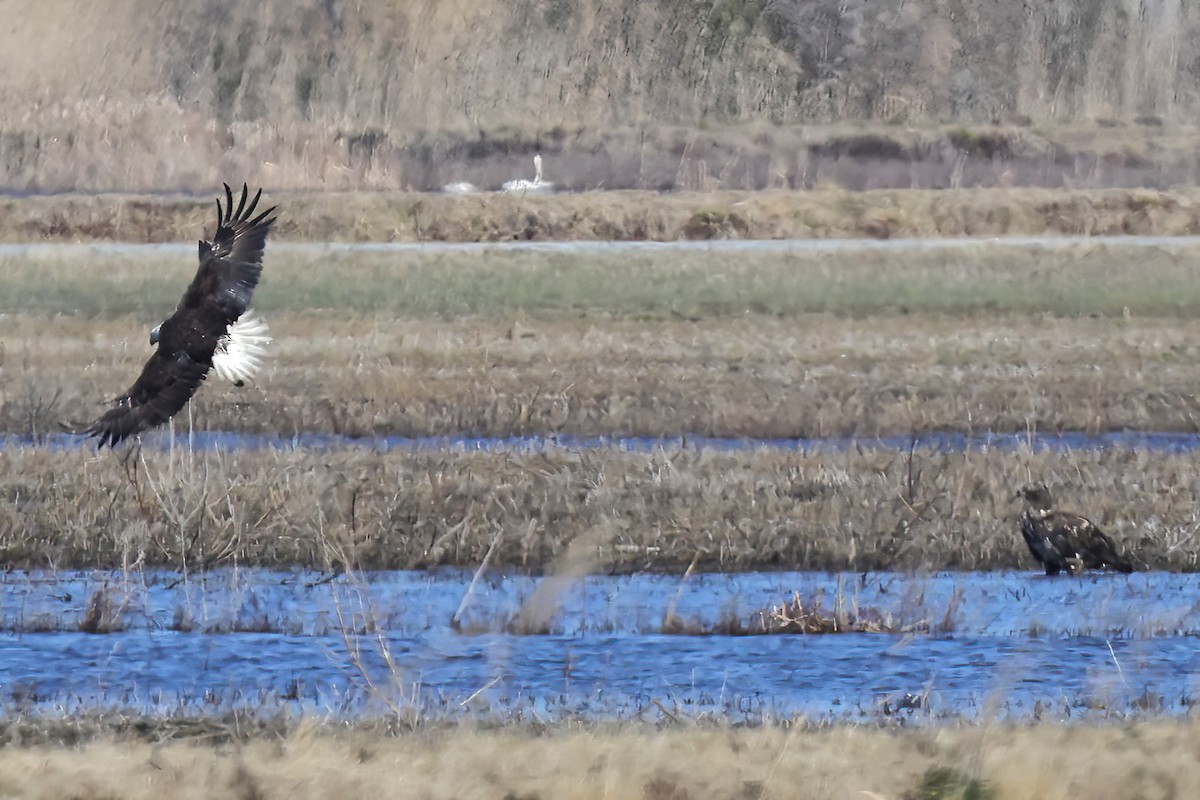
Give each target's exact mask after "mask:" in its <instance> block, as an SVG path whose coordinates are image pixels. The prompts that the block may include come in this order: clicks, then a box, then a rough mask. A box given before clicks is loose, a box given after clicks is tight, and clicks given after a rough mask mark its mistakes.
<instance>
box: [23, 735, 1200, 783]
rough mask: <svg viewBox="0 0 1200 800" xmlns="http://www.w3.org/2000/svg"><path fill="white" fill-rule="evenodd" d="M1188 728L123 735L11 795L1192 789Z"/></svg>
mask: <svg viewBox="0 0 1200 800" xmlns="http://www.w3.org/2000/svg"><path fill="white" fill-rule="evenodd" d="M1198 748H1200V734H1198V732H1197V728H1196V726H1195V724H1193V723H1191V722H1150V723H1138V724H1130V725H1126V726H1121V727H1117V726H1112V727H1089V726H1074V727H1059V726H1055V725H1038V726H1034V727H1031V728H1026V727H1010V726H1000V725H990V726H983V727H978V728H943V729H938V730H910V731H883V730H872V729H864V728H838V729H833V730H813V729H806V728H796V729H778V728H765V729H746V728H742V729H736V728H724V727H721V728H715V729H711V728H704V729H699V730H695V729H693V730H679V729H675V730H664V731H653V730H648V729H647V728H645V727H632V728H630V727H615V728H597V729H582V730H581V729H577V728H573V727H566V728H564V729H551V730H550V731H543V732H528V731H499V732H495V731H493V732H489V731H482V730H474V729H470V728H466V727H462V728H455V729H452V730H434V731H424V732H420V733H416V734H410V735H404V736H400V737H396V738H390V737H385V738H380V737H379V736H378V735H373V734H371V733H367V732H361V733H359V732H351V733H342V734H330V733H327V732H321V730H320V729H319V728H317V727H314V726H303V727H302V728H301V729H300V730H297V731H294V732H292V733H290V734H288V735H285V736H283V737H281V738H278V739H274V738H272V739H267V740H255V741H247V742H234V743H225V744H218V745H211V744H204V743H202V742H196V741H190V742H172V743H161V742H142V741H136V740H135V741H114V740H112V739H109V738H101V739H99V740H97V741H93V742H91V743H88V744H85V745H82V746H79V747H75V748H70V747H61V746H53V745H49V746H48V745H32V746H25V747H6V748H4V749H3V751H0V785H3V786H4V788H5V791H6V792H7V793H8V794H10V795H11V796H14V797H38V798H59V797H61V798H68V797H69V798H80V799H81V800H91V798H103V797H113V796H120V797H128V798H138V797H146V798H158V797H163V796H204V797H213V798H222V797H230V798H246V797H258V798H272V797H281V798H282V797H287V798H325V797H339V798H341V797H357V796H364V797H365V796H377V795H381V794H387V793H390V792H393V791H394V790H395V787H396V786H403V787H404V791H405V793H406V794H408V795H411V796H416V797H427V798H476V797H478V798H495V797H508V798H530V799H532V798H566V799H568V800H569V799H573V798H578V799H579V800H584V799H586V798H602V797H605V798H642V799H643V800H683V798H690V800H706V798H729V797H745V798H762V799H763V800H766V799H767V798H850V797H855V798H857V797H861V798H885V799H886V800H902V798H903V799H909V798H911V799H912V800H932V799H933V798H964V799H965V798H989V799H990V800H1029V799H1031V798H1039V800H1075V798H1080V797H1087V798H1094V799H1095V800H1105V799H1106V798H1113V799H1114V800H1115V798H1128V797H1194V796H1196V795H1197V793H1200V769H1198V768H1197V766H1196V760H1195V758H1194V753H1195V752H1196V750H1197V749H1198Z"/></svg>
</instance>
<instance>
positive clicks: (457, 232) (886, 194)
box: [0, 184, 1200, 243]
mask: <svg viewBox="0 0 1200 800" xmlns="http://www.w3.org/2000/svg"><path fill="white" fill-rule="evenodd" d="M252 185H253V184H252ZM212 196H213V195H210V194H208V193H204V194H203V196H201V197H197V196H182V195H179V196H171V197H154V196H147V195H124V194H115V195H114V194H109V195H98V196H97V195H78V194H67V195H49V196H40V197H22V198H0V242H40V241H80V242H91V241H110V240H117V241H130V242H172V243H178V242H187V241H190V240H193V239H196V238H198V237H199V235H200V232H201V231H204V230H207V229H208V228H209V227H211V225H212V213H213V206H212ZM269 201H270V202H271V203H277V204H279V205H280V206H281V207H282V208H283V209H285V212H284V213H282V214H281V215H280V221H279V224H278V225H277V226H276V230H275V236H274V240H275V241H280V240H291V241H306V242H427V241H446V242H494V241H513V240H534V241H549V240H600V241H645V240H649V241H676V240H680V239H691V240H709V239H825V238H871V239H889V238H917V237H920V238H939V237H963V236H976V237H984V236H987V237H990V236H1021V235H1051V236H1057V235H1086V236H1099V235H1124V234H1142V235H1156V236H1177V235H1186V234H1195V233H1197V232H1200V192H1197V191H1196V190H1193V189H1187V188H1175V189H1171V190H1168V191H1150V190H1146V189H1109V190H1092V191H1067V190H1050V189H972V190H968V189H963V190H959V191H914V190H897V191H871V192H846V191H842V190H839V189H836V188H828V187H825V188H821V189H818V190H816V191H812V192H782V191H774V192H726V191H722V192H682V193H672V194H654V193H649V192H589V193H585V194H560V195H554V196H551V197H547V196H537V195H530V196H528V197H526V196H521V195H505V194H500V193H488V194H476V195H467V196H441V195H428V194H416V193H402V192H370V193H364V192H357V193H348V192H326V193H320V194H314V193H311V192H270V194H269Z"/></svg>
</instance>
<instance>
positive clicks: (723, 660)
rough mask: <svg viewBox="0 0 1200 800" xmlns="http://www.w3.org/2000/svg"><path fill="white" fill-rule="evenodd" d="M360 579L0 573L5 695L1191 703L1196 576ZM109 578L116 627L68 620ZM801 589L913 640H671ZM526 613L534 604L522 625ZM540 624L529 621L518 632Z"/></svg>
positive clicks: (905, 707) (124, 699) (263, 703)
mask: <svg viewBox="0 0 1200 800" xmlns="http://www.w3.org/2000/svg"><path fill="white" fill-rule="evenodd" d="M553 580H554V579H552V578H549V579H538V578H531V577H527V576H518V575H488V576H485V577H484V578H482V579H481V580H480V581H479V583H478V584H477V585H476V586H475V588H474V590H473V591H472V592H471V595H470V599H469V600H468V601H467V602H466V604H465V607H464V610H463V612H462V614H461V616H460V625H459V626H458V629H457V630H456V629H455V628H454V627H452V626H451V624H450V620H451V618H452V617H453V616H454V615H455V612H456V610H458V609H459V608H460V605H462V604H463V598H464V596H465V595H466V594H467V592H468V586H469V584H470V582H471V575H470V574H469V573H464V572H460V571H457V570H447V571H439V572H435V573H426V572H393V573H379V574H371V575H365V576H360V577H357V578H350V577H347V576H337V577H334V576H328V575H326V576H322V575H318V574H315V573H301V572H296V573H281V572H266V571H256V570H237V571H234V570H227V571H219V572H214V573H208V574H206V575H203V576H194V577H191V578H187V579H185V578H184V577H182V576H180V575H172V574H145V575H143V574H140V573H137V574H132V575H130V576H128V579H127V578H126V576H123V575H121V574H119V573H100V572H96V573H86V574H84V573H62V574H55V575H50V574H37V573H29V574H16V573H14V574H9V575H5V576H3V581H2V585H0V598H2V605H0V675H3V684H2V687H0V700H3V703H4V704H5V705H9V706H16V707H20V708H28V707H42V708H52V709H55V710H62V711H84V710H94V709H96V708H119V709H122V710H129V711H137V712H143V713H145V712H149V713H159V714H162V713H173V714H174V713H183V714H201V713H210V712H214V711H223V710H227V709H229V708H231V707H240V708H245V709H248V710H253V711H265V712H269V713H273V712H274V711H279V710H282V711H286V712H290V713H296V712H306V713H316V714H324V715H330V716H334V717H345V716H353V715H359V714H371V713H381V712H384V711H386V710H387V709H388V708H389V707H390V706H391V705H392V704H394V705H400V706H403V707H404V708H407V709H411V710H414V711H416V712H419V713H421V714H423V715H425V716H427V717H451V718H458V717H463V716H474V717H484V718H489V719H504V720H517V719H524V718H532V719H551V718H562V717H570V718H587V719H611V718H618V719H630V718H638V719H659V718H663V717H664V716H669V715H672V714H673V715H676V716H679V715H687V716H698V715H699V716H704V715H716V716H721V717H723V718H732V719H733V720H735V721H747V720H751V721H753V720H761V719H764V718H767V719H778V718H781V717H790V716H793V715H805V716H807V717H809V718H820V719H872V720H873V719H877V718H879V717H880V716H886V715H895V714H900V715H903V716H904V717H905V718H906V719H911V720H912V721H928V720H936V719H940V718H956V719H957V718H962V717H966V718H969V719H976V718H981V717H982V718H989V719H990V718H1006V717H1017V718H1024V717H1028V716H1030V715H1034V714H1035V713H1040V714H1042V715H1043V716H1049V717H1051V718H1075V717H1080V716H1085V717H1093V716H1096V715H1111V714H1119V715H1120V714H1127V713H1142V712H1145V711H1149V712H1150V713H1155V714H1168V715H1172V714H1184V713H1186V712H1187V710H1188V709H1189V708H1190V706H1191V703H1192V699H1191V698H1192V697H1193V694H1194V693H1195V691H1196V678H1195V677H1194V676H1196V675H1198V674H1200V650H1198V649H1197V648H1196V646H1195V639H1196V637H1197V635H1200V578H1197V577H1196V576H1192V575H1174V574H1165V573H1142V574H1135V575H1132V576H1128V577H1126V576H1116V575H1091V576H1087V577H1084V578H1057V579H1050V578H1045V577H1042V576H1038V575H1035V574H1033V573H938V574H931V575H900V574H886V573H881V574H870V575H867V576H859V575H828V574H816V573H769V574H764V573H750V574H737V575H720V574H708V575H697V576H693V577H691V578H689V579H687V580H686V581H681V580H679V579H678V578H676V577H665V576H655V575H632V576H623V577H600V576H598V577H588V578H584V579H579V580H574V581H569V582H564V583H561V584H558V585H556V584H554V583H553ZM102 588H103V590H104V595H103V597H104V598H105V602H106V603H107V605H108V607H109V608H110V609H111V619H112V620H114V621H115V627H116V628H117V630H115V631H114V632H111V633H106V634H84V633H80V632H79V630H78V626H79V621H80V620H81V619H82V618H83V617H84V616H85V613H86V610H87V608H88V606H89V603H91V602H93V601H94V600H95V598H96V597H97V594H96V593H97V591H98V590H101V589H102ZM793 593H799V594H800V596H801V597H802V598H804V599H805V600H806V602H809V603H810V604H812V603H818V604H823V606H824V608H826V609H827V610H831V609H833V608H834V607H835V605H837V604H838V603H839V602H840V603H841V607H842V608H845V609H847V610H849V611H851V612H852V613H854V614H857V615H859V616H862V617H869V618H874V619H885V620H890V621H891V622H892V623H893V625H894V626H895V628H896V629H920V630H933V631H935V632H933V633H913V634H904V633H897V634H865V633H863V634H831V635H821V636H799V635H774V636H721V635H686V636H684V635H665V634H663V633H662V625H663V620H664V618H665V617H666V616H667V614H668V612H670V611H673V612H674V614H675V615H676V616H677V617H678V618H680V619H682V620H684V621H685V622H686V623H687V624H688V626H689V629H691V630H701V631H702V630H706V629H713V628H717V629H722V623H723V621H726V620H728V619H729V618H737V619H740V620H743V621H746V622H749V621H751V620H753V619H754V617H755V616H756V614H757V613H758V612H759V611H761V610H763V609H767V608H769V607H770V606H771V605H773V604H777V603H779V602H781V601H784V600H788V599H790V598H791V597H792V596H793ZM522 615H524V616H523V617H522ZM518 618H524V619H531V618H532V619H533V620H534V623H533V625H532V627H533V628H535V629H537V630H539V631H541V632H542V633H541V634H540V635H514V634H511V633H508V632H506V631H508V630H511V623H512V622H513V621H514V620H516V619H518Z"/></svg>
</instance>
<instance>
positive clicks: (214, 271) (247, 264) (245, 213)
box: [176, 183, 275, 325]
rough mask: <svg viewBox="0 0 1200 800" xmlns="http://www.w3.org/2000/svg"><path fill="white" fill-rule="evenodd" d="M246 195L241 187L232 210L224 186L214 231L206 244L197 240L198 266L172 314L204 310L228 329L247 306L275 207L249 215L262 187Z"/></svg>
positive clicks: (246, 191) (257, 275) (255, 282)
mask: <svg viewBox="0 0 1200 800" xmlns="http://www.w3.org/2000/svg"><path fill="white" fill-rule="evenodd" d="M249 196H250V189H249V187H248V186H246V184H244V183H243V184H242V197H241V200H240V202H239V203H238V206H237V210H236V211H235V210H234V208H233V192H232V190H230V188H229V184H225V207H224V208H222V207H221V201H220V200H219V199H218V200H217V232H216V234H215V235H214V236H213V240H212V241H211V242H204V241H202V242H200V268H199V269H198V270H197V271H196V277H195V278H193V279H192V283H191V285H190V286H188V288H187V291H186V292H185V293H184V295H183V300H181V301H180V303H179V308H178V309H176V311H177V312H179V311H185V310H190V309H202V308H203V309H205V310H208V311H210V312H212V313H215V314H216V315H218V316H220V317H221V318H222V319H223V321H224V324H225V325H229V324H231V323H232V322H233V321H234V320H236V319H237V318H238V317H240V316H241V315H242V313H243V312H245V311H246V309H247V308H249V307H250V297H251V295H253V294H254V288H255V287H256V286H258V279H259V276H260V275H262V257H263V249H264V248H265V247H266V244H267V233H268V232H269V231H270V230H271V225H272V224H273V223H274V222H275V217H273V216H271V213H272V212H273V211H275V207H274V206H272V207H271V208H268V209H267V210H266V211H263V212H262V213H260V214H259V215H258V216H254V210H255V208H257V207H258V200H259V198H260V197H262V189H259V190H258V192H257V193H255V195H254V197H253V199H249ZM248 199H249V202H248V203H247V200H248Z"/></svg>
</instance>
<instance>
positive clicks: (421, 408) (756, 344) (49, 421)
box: [0, 307, 1200, 439]
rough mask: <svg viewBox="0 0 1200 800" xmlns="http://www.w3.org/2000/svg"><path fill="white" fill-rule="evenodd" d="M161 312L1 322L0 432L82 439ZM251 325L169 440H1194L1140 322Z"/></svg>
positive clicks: (1168, 350) (378, 321) (926, 317)
mask: <svg viewBox="0 0 1200 800" xmlns="http://www.w3.org/2000/svg"><path fill="white" fill-rule="evenodd" d="M168 308H169V307H168ZM162 313H164V312H162V311H158V312H157V314H162ZM160 319H161V318H160V317H159V316H157V315H151V313H149V312H147V313H146V314H145V315H139V316H136V317H135V316H129V317H117V318H114V319H112V320H108V319H86V318H81V317H60V318H56V319H54V320H53V322H50V321H48V320H47V318H45V317H41V316H28V315H16V316H9V317H6V318H2V319H0V336H2V337H3V341H4V343H5V360H4V363H3V365H0V374H2V375H3V383H0V430H3V431H6V432H11V433H14V434H19V435H22V436H26V437H29V438H30V439H38V438H40V437H42V436H43V435H44V434H45V433H46V432H47V431H48V430H49V431H52V432H57V431H58V430H60V426H61V425H63V424H66V425H68V427H70V428H72V429H78V428H80V427H84V426H86V423H87V422H88V421H90V420H92V419H95V418H96V417H97V416H99V414H100V413H101V412H102V411H103V410H104V409H105V408H106V403H107V401H108V400H109V399H110V398H113V397H116V396H118V395H119V394H120V393H121V392H123V391H125V390H126V389H127V388H128V387H129V385H131V384H132V382H133V381H134V379H135V378H136V376H137V374H138V373H139V371H140V370H141V368H142V365H143V363H144V361H145V359H146V358H147V357H148V356H149V354H150V352H151V348H150V346H149V344H148V343H147V341H146V336H147V331H148V330H149V328H150V327H152V326H153V325H154V324H156V323H157V322H158V321H160ZM269 319H270V323H271V330H272V335H273V336H274V337H275V342H274V343H273V344H272V345H271V351H270V355H269V357H268V359H267V361H266V364H265V367H264V371H263V373H262V374H261V375H260V377H259V378H258V379H257V380H256V381H255V382H254V383H252V384H250V385H248V386H246V387H244V388H242V389H234V388H231V387H229V386H227V385H225V384H223V383H222V382H221V381H219V380H216V379H215V378H214V379H213V380H210V381H208V382H207V384H206V385H205V386H204V387H202V389H201V390H200V392H199V393H198V394H197V396H196V398H195V399H194V400H193V402H192V403H191V404H190V405H189V406H188V415H187V416H184V415H180V416H179V417H178V418H177V421H176V425H177V428H176V429H177V431H178V432H181V433H182V432H183V431H184V430H186V429H187V428H188V427H189V426H190V427H191V428H192V429H194V430H197V431H201V430H225V431H234V432H245V433H276V434H281V435H283V436H284V437H289V436H292V435H294V434H297V433H305V432H308V433H335V434H340V435H346V436H359V437H373V436H430V435H432V436H459V435H481V436H489V435H498V436H506V435H525V434H556V433H558V434H580V435H584V436H597V435H610V436H617V435H640V436H682V437H687V436H693V435H700V436H703V435H707V436H733V437H755V438H776V437H779V438H791V437H829V436H847V435H853V436H858V437H866V438H871V437H875V436H881V435H884V436H911V435H913V434H916V435H918V436H919V435H920V434H922V433H924V432H927V431H957V432H962V433H981V432H988V431H992V432H1008V433H1021V434H1025V433H1047V432H1050V433H1053V432H1057V431H1064V430H1065V431H1083V432H1090V433H1097V432H1103V431H1110V430H1122V429H1128V430H1143V431H1146V430H1150V431H1183V432H1194V431H1196V430H1198V429H1200V403H1198V401H1197V396H1196V393H1195V374H1196V370H1197V368H1200V347H1197V345H1196V342H1197V341H1200V324H1198V323H1196V322H1195V321H1193V320H1190V319H1178V318H1162V317H1160V316H1159V315H1158V314H1151V315H1149V316H1142V315H1131V316H1130V317H1128V318H1126V317H1124V316H1121V317H1117V318H1109V317H1104V316H1099V317H1091V316H1082V317H1066V318H1056V317H1050V316H1044V315H1024V314H1019V313H1015V312H1012V313H1000V314H991V313H979V314H974V315H971V316H962V317H958V316H955V315H952V314H907V315H903V314H881V315H873V316H866V317H857V316H833V315H829V314H807V313H806V314H797V315H794V316H788V317H771V316H765V315H763V316H759V315H740V316H733V315H730V316H724V317H711V318H704V319H700V320H697V321H691V320H684V319H679V318H678V317H674V316H672V317H670V318H665V319H624V318H621V317H613V316H610V315H607V314H594V315H593V314H588V315H579V316H576V317H561V318H547V319H539V318H537V317H534V316H532V315H529V314H524V313H516V314H513V315H511V316H507V317H505V316H497V317H490V318H489V317H468V318H463V319H454V320H445V321H443V320H437V319H415V320H414V319H393V318H390V317H387V316H384V315H378V316H375V315H372V316H364V315H352V316H349V317H346V318H343V317H341V316H339V315H337V314H336V313H318V314H314V313H295V312H290V313H289V312H281V313H276V312H270V313H269ZM49 328H52V329H49ZM51 401H53V402H52V403H51ZM155 436H159V434H155Z"/></svg>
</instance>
